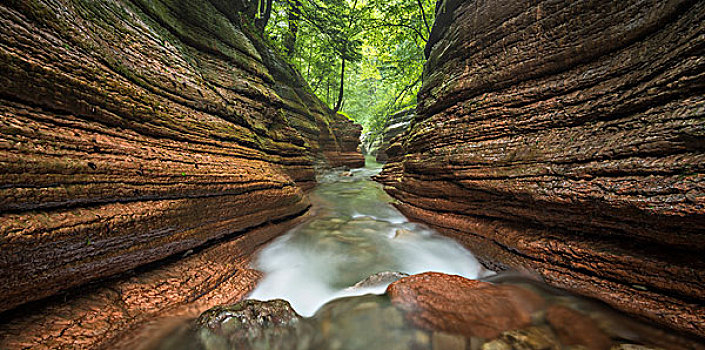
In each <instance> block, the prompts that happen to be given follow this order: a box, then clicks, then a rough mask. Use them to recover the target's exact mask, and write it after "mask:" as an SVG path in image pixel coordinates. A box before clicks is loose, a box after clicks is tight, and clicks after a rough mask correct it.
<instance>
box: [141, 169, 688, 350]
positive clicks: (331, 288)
mask: <svg viewBox="0 0 705 350" xmlns="http://www.w3.org/2000/svg"><path fill="white" fill-rule="evenodd" d="M380 169H381V165H380V164H378V163H375V162H374V161H373V160H371V159H367V166H366V167H365V168H362V169H354V170H350V171H347V170H334V171H331V172H329V173H327V174H325V175H322V176H320V177H319V179H318V182H319V185H318V187H317V188H316V189H315V190H314V191H312V193H310V198H311V201H312V203H313V209H312V210H313V215H312V217H311V218H310V219H309V220H308V221H306V222H304V223H302V224H300V225H299V226H297V227H295V228H294V229H292V230H290V231H289V232H287V233H286V234H285V235H283V236H281V237H279V238H278V239H276V240H274V241H273V242H271V243H270V244H269V245H268V246H266V247H265V248H264V249H263V250H261V251H260V253H259V255H258V256H257V258H256V259H255V261H254V267H255V268H256V269H258V270H260V271H262V272H263V273H264V277H263V278H262V280H261V281H260V282H259V284H258V285H257V287H256V288H255V290H254V291H253V292H252V293H251V294H250V295H249V297H248V300H246V301H244V302H241V303H238V304H236V305H233V306H223V307H216V308H213V309H211V310H209V311H207V312H206V313H204V314H203V315H201V317H200V318H199V319H198V320H195V321H194V320H186V321H185V322H183V323H181V324H180V325H179V326H177V327H174V330H173V331H172V332H170V333H168V335H167V336H166V337H163V338H162V339H160V340H158V341H156V342H151V343H150V344H151V345H150V346H148V347H147V348H149V349H176V350H178V349H184V350H185V349H204V350H206V349H207V350H215V349H223V350H225V349H369V350H371V349H434V350H435V349H478V350H479V349H482V350H508V349H556V350H558V349H572V350H578V349H595V350H599V349H605V350H607V349H611V350H619V349H621V350H637V349H638V350H648V349H661V348H666V349H680V348H698V349H699V347H698V345H697V344H695V345H693V344H694V343H691V342H690V341H688V340H684V339H682V338H681V337H680V336H678V335H675V334H673V333H670V332H669V331H665V330H662V329H658V328H655V327H652V326H649V325H646V324H643V323H641V322H638V321H635V320H633V319H631V318H629V317H627V316H624V315H622V314H619V313H617V312H615V311H614V310H612V309H610V308H608V307H606V306H604V305H602V304H601V303H598V302H595V301H592V300H587V299H585V298H581V297H578V296H574V295H571V294H568V293H566V292H562V291H558V290H555V289H552V288H550V287H548V286H546V285H544V284H542V283H541V282H539V281H536V280H533V279H530V278H526V277H525V276H520V275H517V274H508V273H503V274H499V275H497V274H496V273H495V272H493V271H490V270H487V269H485V268H484V267H483V266H482V265H481V264H480V263H479V262H478V260H477V259H476V258H475V257H474V256H473V254H472V253H471V252H470V251H468V250H467V249H466V248H465V247H463V246H461V245H460V244H458V243H457V242H455V241H453V240H451V239H449V238H446V237H443V236H441V235H439V234H437V233H435V232H434V231H433V230H431V229H429V228H428V227H426V226H424V225H422V224H418V223H412V222H409V221H408V220H407V219H406V218H405V217H404V216H403V215H401V214H400V213H399V212H398V211H397V210H396V209H395V208H394V207H393V206H392V205H391V204H390V202H391V200H392V199H391V197H389V196H388V195H387V194H386V193H385V192H384V191H383V190H382V188H381V186H380V185H379V184H377V183H376V182H374V181H372V180H371V178H370V177H371V176H372V175H374V174H376V173H378V172H379V170H380ZM427 271H434V272H441V273H444V274H448V275H459V276H463V277H465V278H468V279H472V280H485V281H490V282H492V283H493V285H497V286H505V287H508V288H510V289H512V288H514V290H523V291H528V293H531V294H532V295H534V296H536V298H535V300H534V301H533V303H534V304H535V305H530V306H528V307H527V309H526V310H531V312H530V314H529V313H527V314H526V315H524V316H526V317H528V318H529V319H528V321H527V322H526V323H525V324H524V325H523V326H522V327H521V329H507V330H506V331H496V332H495V330H489V332H488V331H487V330H484V331H482V330H481V328H483V327H486V326H488V325H489V327H490V328H492V327H494V326H496V325H498V324H503V323H506V322H505V321H506V319H507V318H509V319H512V318H515V317H521V316H522V315H518V314H511V313H496V311H497V310H500V311H501V310H504V309H505V308H504V307H503V305H501V303H500V305H497V304H498V303H497V302H496V300H495V301H494V305H493V300H490V299H491V298H496V297H497V295H493V294H492V293H496V292H497V290H499V289H497V290H495V291H494V292H493V291H490V293H489V294H487V295H486V296H483V295H482V294H479V297H471V298H470V299H468V298H465V299H462V298H461V299H459V300H463V302H462V303H458V304H457V305H455V306H457V310H453V309H455V308H456V307H455V306H454V305H443V307H446V308H448V307H449V308H450V309H448V310H450V312H448V314H447V315H443V314H441V315H440V316H439V315H438V314H437V313H436V314H423V313H415V310H411V311H410V309H409V308H404V307H399V305H397V304H395V303H393V301H392V298H390V295H388V294H385V290H386V289H387V286H388V285H389V284H390V283H392V282H394V281H396V280H398V279H399V278H401V277H403V276H406V275H415V274H419V273H423V272H427ZM430 290H433V288H431V289H430ZM438 290H440V291H441V293H442V290H443V288H441V289H437V290H435V291H433V292H434V293H435V292H436V291H438ZM456 290H457V289H456ZM522 293H523V292H520V293H519V294H522ZM519 294H516V293H514V294H512V293H509V294H508V295H509V297H508V298H507V295H503V296H502V298H504V299H502V300H503V302H507V303H510V304H511V303H519V304H520V303H524V302H525V301H526V300H519V299H522V298H520V297H517V298H516V300H512V298H514V297H513V296H518V295H519ZM444 297H447V296H443V295H423V296H421V297H419V298H417V299H419V300H420V299H423V298H427V299H433V298H437V299H439V300H441V302H442V301H443V298H444ZM451 297H452V296H451ZM485 297H486V299H485ZM473 298H474V299H473ZM537 300H538V301H537ZM262 301H265V302H262ZM431 304H432V303H431ZM466 312H467V313H474V314H473V315H468V314H464V313H466ZM551 315H552V316H551ZM466 316H467V317H466ZM446 317H447V318H448V323H449V324H451V325H450V327H451V328H452V327H454V326H453V325H452V323H453V322H455V321H456V319H458V318H460V319H466V321H467V320H470V321H471V323H472V322H475V323H476V325H475V327H477V328H478V330H479V331H478V330H476V331H473V330H470V331H469V332H466V331H467V330H466V331H459V332H446V331H443V330H434V329H429V328H428V327H423V326H419V323H418V322H417V323H414V322H412V321H411V320H412V319H416V320H417V321H418V319H419V318H421V319H422V320H423V319H424V318H429V319H432V318H436V320H435V321H434V322H436V324H438V322H439V319H440V322H441V323H443V322H445V320H444V318H446ZM426 321H427V320H426ZM424 322H425V321H423V322H422V323H424ZM426 323H428V322H426ZM431 323H433V322H431ZM509 323H511V322H509ZM466 324H467V322H466ZM463 332H465V334H462V333H463ZM483 333H484V334H485V335H482V334H483ZM478 334H479V335H478ZM486 334H492V336H487V335H486Z"/></svg>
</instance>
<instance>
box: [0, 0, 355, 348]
mask: <svg viewBox="0 0 705 350" xmlns="http://www.w3.org/2000/svg"><path fill="white" fill-rule="evenodd" d="M252 11H254V8H253V6H251V4H249V2H242V1H238V0H235V1H230V2H224V1H222V0H195V1H171V0H158V1H146V0H135V1H123V0H117V1H97V2H96V1H66V0H59V1H44V0H28V1H9V2H3V3H2V4H0V22H1V23H2V24H1V25H0V247H2V249H0V311H4V310H8V309H11V308H15V307H17V306H18V305H21V304H23V303H27V302H29V301H33V300H37V299H41V298H44V297H48V296H50V295H53V294H55V293H57V292H59V291H63V290H66V289H68V288H72V287H76V286H79V285H82V284H85V283H87V282H90V281H94V280H96V279H99V278H104V277H108V276H112V275H115V274H118V273H122V272H125V271H127V270H130V269H134V268H140V267H142V266H144V265H145V264H149V263H153V262H156V261H161V260H162V259H165V258H167V257H171V258H172V259H173V258H174V257H178V256H180V255H181V254H182V253H184V252H187V251H189V250H192V249H197V248H198V247H202V246H203V245H204V244H206V243H208V242H213V241H215V240H220V239H225V238H227V239H232V238H233V237H234V236H236V235H242V234H245V235H246V234H248V232H252V230H254V229H257V228H263V227H270V226H272V225H274V226H277V225H279V223H282V222H285V221H287V220H291V219H292V218H295V217H299V216H301V215H302V214H304V213H305V212H306V211H307V209H308V207H309V203H308V200H307V199H306V197H305V195H304V193H303V191H302V188H309V187H311V186H312V185H313V184H314V182H315V176H314V170H313V161H314V159H315V158H316V157H317V156H319V155H320V156H322V154H323V153H325V152H326V151H328V150H333V151H335V152H338V153H339V154H344V158H345V159H344V160H337V159H333V161H335V162H342V163H345V164H349V165H354V164H359V158H361V155H359V153H357V155H356V154H355V149H356V146H355V147H353V146H354V145H353V140H354V139H355V138H356V137H357V135H359V126H355V125H352V123H351V122H346V124H345V126H344V127H343V126H340V127H338V126H337V124H336V123H338V122H339V121H340V117H339V116H337V115H334V114H333V112H332V111H331V110H330V109H329V108H328V107H327V106H325V105H324V104H323V103H322V102H321V101H320V100H318V99H317V98H316V97H315V96H314V95H313V94H311V93H310V92H308V89H306V88H305V86H304V84H305V82H304V81H303V79H302V78H301V77H300V76H299V75H298V74H297V73H296V71H295V70H294V69H293V68H292V67H291V66H289V65H288V64H286V63H285V62H284V61H283V60H282V59H281V58H279V57H278V56H277V55H276V53H275V52H274V51H273V50H272V49H271V48H270V47H268V45H267V44H266V43H265V42H264V40H262V38H261V36H260V34H258V33H253V32H251V30H252V27H251V26H250V25H249V24H248V23H247V22H248V21H250V20H251V19H252V18H254V17H253V16H254V14H253V12H252ZM334 127H335V128H334ZM356 130H358V131H356ZM322 135H335V137H333V138H331V139H324V138H323V136H322ZM356 157H357V158H358V159H357V160H355V158H356ZM275 224H276V225H275ZM279 226H282V227H283V226H284V225H283V224H282V225H279ZM272 232H276V233H279V232H281V231H280V230H274V229H272ZM268 238H271V237H270V236H268ZM259 243H261V241H260V242H258V243H257V244H259ZM240 248H242V247H240ZM252 250H253V248H252V247H249V248H243V250H242V251H237V249H236V250H235V251H230V252H229V254H231V255H233V256H240V260H242V259H243V258H242V253H244V252H252ZM211 258H212V259H213V260H212V261H210V263H211V264H212V266H211V267H207V266H206V265H205V264H206V262H208V261H207V260H206V261H200V262H193V260H191V259H192V258H190V257H187V258H186V260H185V262H184V264H185V265H184V266H181V267H178V269H177V270H178V272H174V271H172V270H170V269H171V268H167V270H169V271H171V272H169V271H167V272H165V273H167V274H171V273H172V272H173V275H170V276H171V277H170V278H168V279H163V276H159V275H158V274H156V273H155V274H150V273H145V274H142V272H143V271H142V272H140V271H138V272H135V279H136V281H134V283H132V282H126V281H122V282H116V283H118V284H120V286H119V287H116V286H115V284H114V283H113V284H110V283H109V284H108V287H106V288H104V289H102V288H99V289H98V290H92V289H91V290H90V291H89V292H87V294H86V295H85V296H82V295H78V296H75V299H74V300H69V301H67V302H66V303H62V302H56V303H53V304H52V305H53V306H52V307H49V308H47V310H44V311H42V312H36V313H33V312H29V311H27V312H25V311H22V312H20V311H16V312H17V313H18V314H17V315H16V316H13V318H12V320H11V322H12V324H9V323H8V324H3V326H2V330H0V333H2V334H3V335H6V334H10V335H11V338H13V339H12V340H8V341H10V342H12V344H13V345H12V347H16V346H19V344H20V343H22V342H26V344H31V343H35V344H37V345H36V347H40V346H46V347H54V345H55V344H70V342H68V343H67V342H66V340H65V339H68V340H71V339H73V340H76V339H79V338H80V339H83V340H84V341H85V342H86V343H85V344H84V343H80V344H79V343H78V342H77V343H76V344H75V346H77V347H81V346H88V345H87V344H89V343H90V344H92V343H96V342H98V340H96V339H99V340H100V341H104V340H105V339H108V338H111V337H112V336H114V335H115V334H116V332H117V330H118V329H126V328H128V327H129V326H130V325H131V324H132V323H134V322H136V321H137V320H142V319H144V318H147V317H152V316H155V315H158V314H160V313H161V312H162V311H163V310H167V309H169V308H176V307H177V306H179V305H186V304H189V303H190V302H192V301H193V300H201V299H202V297H201V295H209V293H211V292H212V291H214V290H218V286H221V285H222V286H226V285H228V284H233V286H237V288H235V289H233V291H232V292H231V293H230V292H229V293H225V294H224V295H228V296H233V297H234V296H236V295H240V294H242V293H243V292H245V291H246V290H248V288H250V286H249V285H248V283H249V282H251V281H252V280H253V278H252V276H251V275H252V273H251V272H249V273H243V271H239V272H237V271H235V270H233V269H236V268H237V267H236V265H234V264H233V261H231V260H230V258H229V257H227V256H225V255H219V254H217V256H211ZM189 261H191V262H193V263H189ZM170 266H171V265H170ZM190 269H194V271H196V272H198V271H207V272H208V275H209V276H205V275H199V276H194V275H192V273H196V272H192V271H190ZM233 274H234V275H233ZM144 279H146V280H144ZM231 279H235V280H236V281H232V280H231ZM111 283H112V282H111ZM243 283H244V285H241V284H243ZM133 284H134V285H133ZM115 290H117V292H115ZM204 293H205V294H204ZM165 294H166V295H165ZM182 294H183V295H182ZM72 295H73V294H72ZM230 299H231V298H228V300H230ZM189 300H190V301H189ZM113 304H115V305H113ZM209 305H212V304H209ZM69 306H71V307H72V308H73V309H72V308H68V307H69ZM199 309H202V308H199ZM23 310H24V309H23ZM101 310H104V311H105V312H104V314H101V313H100V311H101ZM64 315H65V316H66V319H65V320H62V321H56V320H57V319H59V318H61V317H63V316H64ZM91 320H96V321H95V322H96V324H95V325H92V324H91V322H92V321H91ZM3 322H5V319H3ZM8 322H10V321H8ZM111 323H112V324H113V326H106V324H111ZM103 326H105V327H103ZM44 331H45V333H42V332H44ZM93 333H95V334H96V336H95V337H92V336H88V335H87V334H93ZM60 335H61V336H60ZM3 338H4V337H3ZM3 340H5V339H3ZM39 344H42V345H39ZM52 344H54V345H52ZM0 347H3V348H5V346H4V345H3V346H0ZM56 347H58V345H56Z"/></svg>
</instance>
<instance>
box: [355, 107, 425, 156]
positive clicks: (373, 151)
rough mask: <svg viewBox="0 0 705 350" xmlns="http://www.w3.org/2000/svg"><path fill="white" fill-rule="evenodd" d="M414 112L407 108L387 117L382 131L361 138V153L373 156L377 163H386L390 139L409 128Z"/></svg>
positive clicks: (412, 109)
mask: <svg viewBox="0 0 705 350" xmlns="http://www.w3.org/2000/svg"><path fill="white" fill-rule="evenodd" d="M415 110H416V109H415V108H407V109H404V110H401V111H399V112H397V113H394V114H392V115H390V116H388V117H387V118H386V122H385V123H384V127H382V130H379V131H377V132H375V133H368V134H366V135H365V137H363V138H362V140H361V145H360V148H361V149H362V152H363V153H364V154H369V155H372V156H375V159H376V160H377V161H378V162H386V161H387V160H388V159H389V156H388V155H387V149H389V147H390V146H391V144H392V139H394V138H395V137H397V136H399V135H401V134H402V133H404V132H405V131H406V129H408V128H409V125H411V121H412V120H413V119H414V112H415Z"/></svg>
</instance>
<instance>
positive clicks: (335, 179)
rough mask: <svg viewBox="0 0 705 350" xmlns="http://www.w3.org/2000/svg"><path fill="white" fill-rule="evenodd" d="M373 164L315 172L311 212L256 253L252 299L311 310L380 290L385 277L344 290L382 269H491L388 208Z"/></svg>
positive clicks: (464, 272)
mask: <svg viewBox="0 0 705 350" xmlns="http://www.w3.org/2000/svg"><path fill="white" fill-rule="evenodd" d="M368 164H369V162H368ZM378 171H379V165H378V164H375V163H372V164H371V165H368V168H366V169H359V170H353V172H352V174H353V176H342V175H341V174H342V173H343V172H342V171H338V172H334V173H332V174H329V175H327V176H325V177H324V178H322V179H320V182H322V184H321V185H319V187H318V188H317V189H316V190H315V191H314V192H313V193H312V194H311V199H312V201H313V203H314V208H315V210H316V211H317V212H316V215H315V217H314V218H313V219H311V220H309V221H307V222H306V223H304V224H302V225H299V226H298V227H296V228H294V229H293V230H291V231H290V232H288V233H287V234H285V235H284V236H282V237H280V238H279V239H277V240H275V241H274V242H272V243H271V244H269V245H268V246H267V247H265V248H264V249H263V250H262V251H261V252H260V254H259V255H258V257H257V259H256V261H255V268H257V269H258V270H260V271H262V272H264V278H263V279H262V280H261V281H260V283H259V284H258V286H257V288H256V289H255V290H254V291H253V292H252V294H251V295H250V298H251V299H259V300H270V299H277V298H279V299H285V300H288V301H289V303H290V304H291V305H292V307H293V308H294V309H295V310H296V311H297V312H298V313H300V314H301V315H303V316H311V315H313V314H314V313H315V312H316V310H318V308H320V307H321V306H322V305H323V304H325V303H327V302H328V301H330V300H333V299H336V298H339V297H343V296H351V295H363V294H370V293H373V294H382V293H384V291H385V289H386V287H387V284H383V285H378V286H375V287H373V288H365V289H355V290H351V289H349V287H350V286H352V285H354V284H355V283H356V282H358V281H360V280H363V279H365V278H366V277H368V276H370V275H373V274H375V273H378V272H382V271H399V272H404V273H407V274H417V273H421V272H426V271H437V272H443V273H447V274H456V275H461V276H464V277H467V278H472V279H477V278H480V277H485V276H487V275H489V274H492V272H491V271H488V270H485V269H484V268H483V267H482V266H481V265H480V264H479V263H478V261H477V260H476V259H475V257H474V256H473V255H472V253H470V251H468V250H467V249H465V248H464V247H462V246H461V245H460V244H458V243H457V242H455V241H453V240H451V239H448V238H445V237H442V236H440V235H438V234H437V233H435V232H433V231H432V230H430V229H429V228H427V227H425V226H423V225H420V224H416V223H411V222H409V221H408V220H407V219H406V218H405V217H404V216H403V215H402V214H401V213H399V211H397V210H396V209H395V208H394V207H392V206H391V205H390V204H389V203H388V202H389V201H391V198H390V197H389V196H387V195H386V193H384V191H382V189H381V186H380V185H379V184H377V183H375V182H373V181H371V180H370V179H369V176H370V175H372V174H374V173H376V172H378Z"/></svg>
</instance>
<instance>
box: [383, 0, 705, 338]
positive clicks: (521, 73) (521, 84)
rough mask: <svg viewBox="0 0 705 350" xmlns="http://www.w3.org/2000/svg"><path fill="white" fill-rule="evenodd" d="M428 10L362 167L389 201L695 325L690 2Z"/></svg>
mask: <svg viewBox="0 0 705 350" xmlns="http://www.w3.org/2000/svg"><path fill="white" fill-rule="evenodd" d="M443 6H444V11H442V12H440V15H439V19H438V21H437V23H439V24H438V25H437V26H436V28H434V33H433V34H432V35H431V37H432V39H431V40H430V42H429V45H428V46H427V52H428V54H429V60H428V63H427V65H426V67H425V72H424V79H423V82H424V83H423V87H422V89H421V91H420V93H419V96H418V100H419V104H418V108H417V111H416V112H417V116H416V118H415V122H414V124H413V126H412V127H411V129H410V130H409V131H408V132H407V133H406V134H404V135H403V136H402V137H400V138H398V139H396V140H395V142H392V145H391V147H390V149H389V150H388V151H387V153H388V154H389V155H390V158H391V159H390V161H389V162H388V163H387V164H386V166H385V169H384V170H383V172H382V175H381V176H380V177H379V178H378V179H379V181H381V182H382V183H384V184H385V185H386V187H385V189H386V190H387V191H388V192H389V193H390V194H391V195H392V196H393V197H394V198H396V199H397V200H399V204H398V208H399V209H400V210H401V211H402V212H403V213H404V214H405V215H407V216H409V217H411V218H413V219H415V220H420V221H422V222H425V223H427V224H429V225H431V226H432V227H433V228H436V229H438V230H439V231H441V232H443V233H444V234H447V235H449V236H451V237H453V238H455V239H457V240H459V241H461V242H464V244H466V245H467V246H468V247H471V249H472V250H473V252H474V253H475V254H477V255H478V257H479V258H481V259H482V260H486V261H490V262H500V263H501V264H503V265H504V266H505V267H513V268H518V269H529V270H533V271H536V272H538V273H540V274H541V275H542V276H543V278H544V279H545V280H546V281H547V282H548V283H549V284H551V285H554V286H558V287H561V288H566V289H570V290H573V291H576V292H579V293H581V294H583V295H587V296H590V297H595V298H599V299H601V300H603V301H605V302H607V303H608V304H610V305H612V306H614V307H616V308H618V309H621V310H624V311H627V312H630V313H633V314H638V315H640V316H641V317H646V318H649V319H651V320H654V321H657V322H660V323H661V324H663V325H666V326H669V327H673V328H676V329H679V330H681V331H685V332H690V333H691V334H695V335H698V336H701V337H703V336H705V322H703V320H705V308H704V307H703V305H705V288H703V286H704V285H705V263H704V262H705V261H704V260H703V259H702V256H701V255H702V251H703V248H705V235H704V234H703V233H704V232H705V201H704V200H705V190H704V188H705V187H703V184H704V183H705V182H704V181H705V175H704V174H705V168H703V164H705V152H704V148H703V142H702V140H703V139H704V138H703V136H704V135H705V119H704V118H703V115H704V113H705V100H704V99H703V91H704V90H703V89H704V88H705V87H704V86H703V84H702V81H703V74H704V73H703V72H705V61H703V60H702V55H703V50H702V47H703V43H704V40H705V39H703V38H704V37H703V35H702V25H701V23H703V21H704V20H705V3H703V2H701V1H687V0H683V1H667V2H663V1H637V0H634V1H620V2H619V3H617V2H600V1H577V2H551V1H536V2H517V1H487V2H454V1H446V2H443ZM494 266H499V265H497V264H495V265H494Z"/></svg>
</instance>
